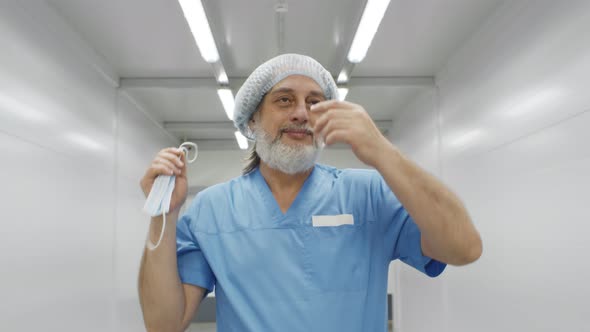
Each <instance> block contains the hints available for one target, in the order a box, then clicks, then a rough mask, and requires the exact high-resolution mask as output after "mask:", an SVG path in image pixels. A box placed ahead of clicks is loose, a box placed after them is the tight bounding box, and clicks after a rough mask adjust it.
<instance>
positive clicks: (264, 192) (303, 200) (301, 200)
mask: <svg viewBox="0 0 590 332" xmlns="http://www.w3.org/2000/svg"><path fill="white" fill-rule="evenodd" d="M318 173H319V169H318V166H317V165H314V167H313V169H312V170H311V173H310V174H309V176H308V177H307V179H305V181H304V182H303V186H302V187H301V189H300V190H299V192H298V193H297V196H296V197H295V200H293V202H292V203H291V206H289V208H288V209H287V211H286V212H285V213H283V211H282V210H281V207H280V206H279V203H278V202H277V200H276V199H275V197H274V195H273V194H272V191H271V190H270V187H269V186H268V183H266V180H265V179H264V176H262V173H260V168H257V169H256V170H255V171H254V174H253V175H254V180H255V183H256V187H257V188H258V192H259V193H260V195H261V197H262V199H264V201H265V203H266V205H267V206H268V208H269V212H270V214H271V217H272V219H273V221H275V222H278V221H281V220H284V219H287V218H291V217H293V218H299V217H300V216H301V212H302V211H301V210H302V209H304V208H305V207H306V204H308V202H310V199H311V196H312V193H313V188H314V187H315V185H316V184H317V181H318V177H319V174H318Z"/></svg>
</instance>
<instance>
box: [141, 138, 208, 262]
mask: <svg viewBox="0 0 590 332" xmlns="http://www.w3.org/2000/svg"><path fill="white" fill-rule="evenodd" d="M187 146H188V147H191V148H193V149H194V150H195V154H194V156H193V158H191V159H189V160H187V162H188V163H189V164H192V163H193V162H194V161H195V160H197V156H198V155H199V148H198V147H197V144H195V143H193V142H184V143H182V144H180V147H179V148H180V149H182V150H183V151H184V153H185V154H186V157H187V158H188V154H189V150H190V148H187ZM175 181H176V179H175ZM168 210H170V206H167V207H165V208H164V212H163V213H162V231H161V232H160V238H159V239H158V242H157V243H156V244H154V243H153V242H152V241H151V240H150V233H149V232H148V236H147V239H146V241H145V246H146V248H148V250H150V251H154V250H156V248H158V247H159V246H160V243H161V242H162V238H164V229H166V213H168Z"/></svg>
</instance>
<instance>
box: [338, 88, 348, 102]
mask: <svg viewBox="0 0 590 332" xmlns="http://www.w3.org/2000/svg"><path fill="white" fill-rule="evenodd" d="M347 94H348V88H338V96H339V99H340V100H344V99H346V95H347Z"/></svg>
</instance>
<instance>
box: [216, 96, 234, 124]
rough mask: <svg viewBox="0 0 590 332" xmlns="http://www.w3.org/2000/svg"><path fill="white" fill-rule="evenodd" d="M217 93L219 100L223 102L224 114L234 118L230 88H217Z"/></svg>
mask: <svg viewBox="0 0 590 332" xmlns="http://www.w3.org/2000/svg"><path fill="white" fill-rule="evenodd" d="M217 95H218V96H219V99H220V100H221V104H223V108H224V109H225V114H227V117H228V118H229V119H230V120H233V119H234V106H235V104H234V94H233V93H232V92H231V89H218V90H217Z"/></svg>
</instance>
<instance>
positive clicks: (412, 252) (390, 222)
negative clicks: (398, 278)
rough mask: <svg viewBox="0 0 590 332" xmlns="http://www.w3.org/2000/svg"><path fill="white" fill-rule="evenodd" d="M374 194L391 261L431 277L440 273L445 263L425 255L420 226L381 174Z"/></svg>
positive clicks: (377, 175) (378, 217) (375, 181)
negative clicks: (401, 263)
mask: <svg viewBox="0 0 590 332" xmlns="http://www.w3.org/2000/svg"><path fill="white" fill-rule="evenodd" d="M373 194H374V195H376V200H375V202H376V207H375V214H376V216H377V219H378V221H379V223H380V224H381V225H382V228H381V229H383V234H384V236H385V239H384V242H385V250H386V253H387V254H388V255H389V259H390V260H395V259H398V258H399V259H400V260H401V261H402V262H404V263H406V264H408V265H410V266H412V267H414V268H416V269H417V270H419V271H421V272H423V273H424V274H426V275H428V276H430V277H436V276H438V275H439V274H441V273H442V272H443V270H444V269H445V267H446V264H444V263H442V262H439V261H437V260H435V259H432V258H430V257H427V256H424V255H423V254H422V245H421V233H420V230H419V229H418V226H417V225H416V223H415V222H414V220H412V217H410V215H409V213H408V211H406V209H405V208H404V207H403V206H402V204H401V203H400V202H399V200H398V199H397V197H395V194H394V193H393V192H392V191H391V189H390V188H389V186H388V185H387V183H386V182H385V180H384V179H383V178H382V177H381V175H380V174H379V173H376V175H375V178H374V179H373ZM374 197H375V196H374Z"/></svg>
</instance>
